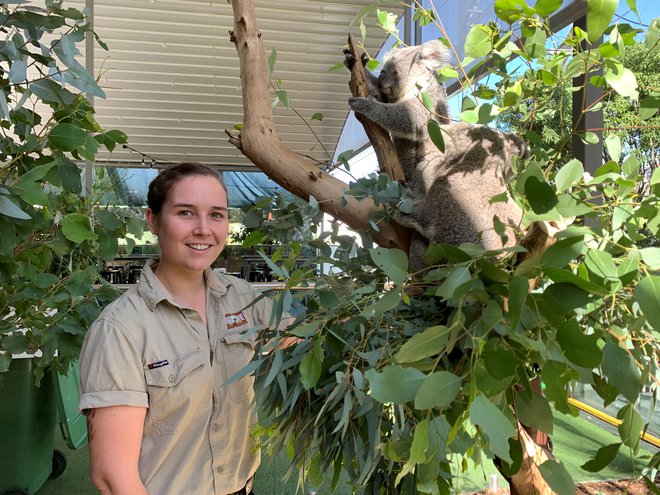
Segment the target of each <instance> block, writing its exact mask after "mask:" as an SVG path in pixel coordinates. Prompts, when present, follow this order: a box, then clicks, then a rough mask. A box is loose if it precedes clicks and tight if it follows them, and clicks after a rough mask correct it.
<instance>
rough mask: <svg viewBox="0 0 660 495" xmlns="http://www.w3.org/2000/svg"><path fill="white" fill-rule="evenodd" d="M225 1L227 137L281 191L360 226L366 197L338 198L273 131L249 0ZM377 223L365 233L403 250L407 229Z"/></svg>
mask: <svg viewBox="0 0 660 495" xmlns="http://www.w3.org/2000/svg"><path fill="white" fill-rule="evenodd" d="M231 5H232V9H233V13H234V29H233V31H232V32H231V33H230V39H231V41H232V42H233V43H234V44H235V45H236V51H237V52H238V58H239V62H240V73H241V85H242V92H243V113H244V120H243V128H242V129H241V132H240V134H237V133H234V132H232V131H226V132H227V134H228V135H229V141H230V142H231V143H232V144H233V145H234V146H236V147H237V148H238V149H239V150H240V151H241V152H242V153H243V154H244V155H245V156H246V157H247V158H248V159H249V160H250V161H251V162H252V163H254V164H255V165H256V166H257V167H258V168H259V169H261V170H262V171H263V172H264V173H265V174H266V175H268V176H269V177H270V178H271V179H272V180H274V181H275V182H276V183H278V184H279V185H280V186H282V187H283V188H285V189H286V190H287V191H290V192H291V193H293V194H295V195H296V196H298V197H300V198H302V199H304V200H308V199H309V197H310V196H313V197H314V198H316V200H317V201H318V203H319V207H320V208H321V210H322V211H323V212H325V213H328V214H329V215H331V216H332V217H334V218H335V219H337V220H340V221H342V222H343V223H345V224H346V225H348V226H349V227H351V228H353V229H356V230H359V229H366V228H367V226H368V225H369V215H370V214H372V213H374V212H377V211H379V210H380V208H379V207H377V206H376V205H375V204H374V203H373V202H372V201H369V200H364V201H357V200H355V199H353V198H344V192H345V191H346V190H347V189H348V186H347V184H345V183H344V182H342V181H341V180H339V179H337V178H335V177H332V176H331V175H329V174H328V173H326V172H324V171H323V170H321V169H319V168H318V167H317V166H316V164H314V163H313V162H312V161H311V160H309V159H307V158H304V157H302V156H301V155H298V154H296V153H294V152H293V151H292V150H290V149H289V148H287V147H286V146H285V145H284V144H283V143H282V140H281V139H280V137H279V136H278V135H277V131H276V130H275V124H274V121H273V112H272V108H271V104H270V91H269V80H268V77H269V76H268V68H267V65H266V56H265V51H264V46H263V43H262V40H261V32H260V31H259V28H258V26H257V23H256V18H255V14H254V2H253V0H232V1H231ZM356 65H358V64H356ZM378 227H379V231H378V232H372V233H371V235H372V237H373V239H374V241H375V242H376V243H377V244H379V245H380V246H383V247H388V248H393V247H396V248H400V249H403V250H404V251H406V252H407V251H408V247H409V245H410V232H409V230H408V229H406V228H404V227H401V226H399V225H398V224H396V223H395V222H389V223H380V224H379V225H378Z"/></svg>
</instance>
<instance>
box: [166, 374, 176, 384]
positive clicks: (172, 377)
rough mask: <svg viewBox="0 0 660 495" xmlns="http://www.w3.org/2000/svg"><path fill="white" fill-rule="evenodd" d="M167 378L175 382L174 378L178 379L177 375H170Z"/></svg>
mask: <svg viewBox="0 0 660 495" xmlns="http://www.w3.org/2000/svg"><path fill="white" fill-rule="evenodd" d="M167 379H168V380H169V381H170V383H174V380H176V377H175V376H174V375H170V376H168V377H167Z"/></svg>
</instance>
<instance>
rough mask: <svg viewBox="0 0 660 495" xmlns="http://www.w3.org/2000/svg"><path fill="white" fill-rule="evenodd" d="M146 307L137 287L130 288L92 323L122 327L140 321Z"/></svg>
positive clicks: (146, 309)
mask: <svg viewBox="0 0 660 495" xmlns="http://www.w3.org/2000/svg"><path fill="white" fill-rule="evenodd" d="M146 311H148V307H147V304H146V302H145V301H144V299H143V298H142V296H141V295H140V293H139V290H138V287H137V286H132V287H130V288H129V289H128V290H126V292H124V293H123V294H121V295H120V296H119V297H118V298H117V299H115V300H114V301H112V302H111V303H109V304H108V305H107V306H106V307H105V308H103V310H102V311H101V314H100V315H99V316H98V318H96V321H95V322H94V323H102V322H105V323H109V324H115V325H122V324H124V323H136V322H139V321H142V319H143V318H144V315H145V314H146V313H145V312H146Z"/></svg>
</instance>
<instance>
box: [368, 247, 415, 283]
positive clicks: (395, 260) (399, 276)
mask: <svg viewBox="0 0 660 495" xmlns="http://www.w3.org/2000/svg"><path fill="white" fill-rule="evenodd" d="M369 254H370V255H371V259H373V260H374V263H376V265H378V266H379V267H380V268H381V269H382V270H383V271H384V272H385V274H386V275H387V276H388V277H389V278H390V279H391V280H392V282H394V283H395V284H396V285H400V284H402V283H403V282H405V280H406V279H407V278H408V272H407V270H408V256H407V255H406V253H404V252H403V251H402V250H400V249H394V248H393V249H387V248H372V249H370V250H369Z"/></svg>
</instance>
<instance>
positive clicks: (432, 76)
mask: <svg viewBox="0 0 660 495" xmlns="http://www.w3.org/2000/svg"><path fill="white" fill-rule="evenodd" d="M448 58H449V57H448V53H447V49H446V47H445V46H444V45H443V44H442V43H440V42H439V41H430V42H427V43H424V44H423V45H420V46H416V47H410V48H398V49H393V50H392V51H391V52H390V53H389V54H388V55H387V56H386V58H385V62H384V64H383V69H382V71H381V74H380V75H379V76H378V77H377V78H376V77H375V76H374V75H373V74H371V75H370V76H368V80H369V81H370V84H372V85H374V89H373V90H372V92H371V94H370V96H369V97H367V98H356V97H352V98H349V100H348V102H349V105H350V107H351V109H352V110H354V111H355V112H358V113H361V114H363V115H364V116H365V117H367V118H368V119H370V120H372V121H373V122H375V123H377V124H379V125H380V126H381V127H383V128H384V129H387V130H388V131H389V132H390V135H391V136H392V140H393V142H394V145H395V148H396V151H397V156H398V158H399V161H400V163H401V166H402V168H403V171H404V176H405V180H406V187H407V188H408V189H409V190H410V192H411V193H412V194H413V195H414V196H415V197H417V198H418V199H419V201H418V202H417V203H416V204H415V206H414V207H413V209H412V212H411V213H410V214H403V213H401V214H399V215H398V217H397V221H398V222H399V223H401V224H402V225H405V226H407V227H410V228H412V229H414V231H415V233H414V234H413V238H412V244H411V250H410V265H411V268H413V269H421V268H423V267H424V266H425V263H424V261H423V256H424V253H425V252H426V248H427V247H428V244H429V242H430V241H435V242H439V243H449V244H455V245H458V244H461V243H463V242H474V243H479V244H481V245H482V246H483V247H484V248H485V249H499V248H502V247H503V246H510V245H513V244H515V242H516V232H515V227H516V226H517V225H519V224H520V221H521V218H522V211H521V209H520V208H519V207H518V205H516V203H515V202H514V201H513V200H511V199H510V198H508V196H507V198H508V199H507V200H506V201H505V202H494V203H491V201H490V200H491V198H492V197H494V196H496V195H499V194H501V193H503V192H505V191H506V181H507V178H508V175H509V173H510V170H511V167H510V165H511V161H512V160H513V159H514V157H515V156H518V157H523V156H525V155H526V154H527V149H526V146H525V144H524V143H523V141H522V140H521V139H519V138H518V137H516V136H514V135H512V134H504V133H502V132H499V131H497V130H495V129H491V128H489V127H487V126H483V125H470V124H465V123H453V122H451V121H450V118H449V107H448V104H447V93H446V91H445V88H444V86H443V85H442V84H441V83H439V82H438V80H437V72H438V69H440V68H441V67H442V66H443V65H444V64H446V63H447V61H448ZM354 62H355V61H354V60H353V59H352V57H350V60H349V57H348V56H347V58H346V62H345V63H346V65H347V66H348V67H349V68H350V67H351V64H352V63H354ZM363 62H364V60H363ZM421 92H424V93H426V94H428V95H429V96H430V97H431V98H432V101H433V104H434V108H435V113H434V114H432V113H431V112H430V111H429V110H428V109H426V107H424V105H423V104H422V102H421V97H420V93H421ZM430 118H434V119H436V120H437V121H438V123H439V124H440V127H441V130H442V133H443V137H444V141H445V150H444V151H440V150H439V149H438V148H437V146H435V144H434V143H433V142H432V141H431V139H430V137H429V135H428V132H427V130H426V129H427V123H428V121H429V119H430ZM494 216H497V217H498V218H499V220H500V221H501V222H502V223H503V224H505V225H506V226H507V228H506V231H505V234H506V236H507V241H506V242H504V243H503V242H502V238H501V237H500V236H499V235H498V234H497V233H496V232H495V230H494V227H493V218H494Z"/></svg>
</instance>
